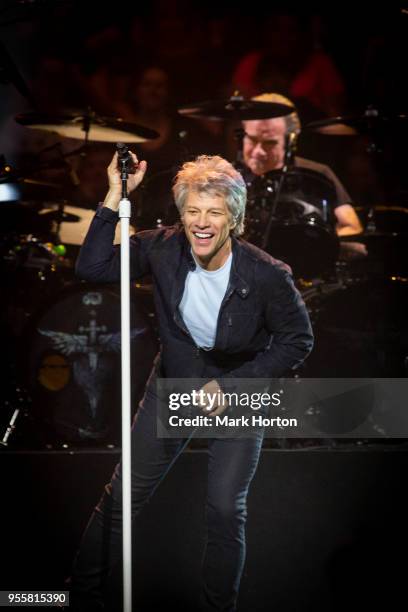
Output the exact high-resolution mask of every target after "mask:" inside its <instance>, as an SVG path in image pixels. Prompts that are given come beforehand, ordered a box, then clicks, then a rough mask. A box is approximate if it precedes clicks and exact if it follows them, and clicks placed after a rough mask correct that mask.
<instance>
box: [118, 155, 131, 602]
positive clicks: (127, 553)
mask: <svg viewBox="0 0 408 612" xmlns="http://www.w3.org/2000/svg"><path fill="white" fill-rule="evenodd" d="M119 164H120V171H121V179H122V199H121V200H120V203H119V218H120V236H121V239H120V298H121V299H120V301H121V360H122V521H123V540H122V549H123V612H132V499H131V497H132V480H131V465H132V462H131V384H130V376H131V373H130V262H129V256H130V253H129V224H130V215H131V206H130V200H129V198H128V191H127V179H128V174H129V168H128V165H127V159H126V158H123V157H121V156H120V155H119Z"/></svg>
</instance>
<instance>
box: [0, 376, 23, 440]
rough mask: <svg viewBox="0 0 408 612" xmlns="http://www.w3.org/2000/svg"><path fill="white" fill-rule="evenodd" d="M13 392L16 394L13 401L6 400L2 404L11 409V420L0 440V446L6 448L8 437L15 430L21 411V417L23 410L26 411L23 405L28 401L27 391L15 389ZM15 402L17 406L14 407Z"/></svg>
mask: <svg viewBox="0 0 408 612" xmlns="http://www.w3.org/2000/svg"><path fill="white" fill-rule="evenodd" d="M15 392H16V397H15V398H14V399H13V400H11V401H8V400H6V401H5V402H4V407H10V408H12V410H13V414H12V415H11V418H10V420H9V422H8V425H7V427H6V430H5V432H4V435H3V437H2V438H1V439H0V445H1V446H8V440H9V437H10V436H11V434H12V433H13V432H14V431H15V429H16V421H17V418H18V416H19V414H20V412H21V411H22V410H23V415H24V410H26V409H27V406H24V404H25V403H27V402H29V401H30V400H29V399H28V397H27V391H26V390H25V389H20V387H16V389H15ZM16 402H17V406H16Z"/></svg>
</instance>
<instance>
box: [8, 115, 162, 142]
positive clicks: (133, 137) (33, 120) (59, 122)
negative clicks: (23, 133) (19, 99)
mask: <svg viewBox="0 0 408 612" xmlns="http://www.w3.org/2000/svg"><path fill="white" fill-rule="evenodd" d="M15 121H16V122H17V123H19V124H20V125H24V126H26V127H28V128H31V129H35V130H44V131H46V132H54V133H56V134H59V135H60V136H64V137H65V138H76V139H78V140H84V139H86V140H90V141H93V142H129V143H130V142H146V141H147V140H153V139H154V138H157V137H158V136H159V134H158V132H156V131H155V130H151V129H150V128H146V127H144V126H142V125H138V124H136V123H126V122H124V121H122V119H120V118H111V117H100V116H99V115H96V114H94V113H90V114H89V115H88V114H80V113H78V114H75V113H67V114H64V115H59V116H58V115H46V114H43V113H33V112H30V113H21V114H19V115H17V116H16V117H15Z"/></svg>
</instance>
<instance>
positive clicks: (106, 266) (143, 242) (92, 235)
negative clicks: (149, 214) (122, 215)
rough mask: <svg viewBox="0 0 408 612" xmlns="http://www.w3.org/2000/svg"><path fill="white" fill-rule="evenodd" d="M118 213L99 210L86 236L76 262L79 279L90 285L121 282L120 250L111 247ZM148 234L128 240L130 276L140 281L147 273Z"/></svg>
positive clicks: (140, 234) (144, 233)
mask: <svg viewBox="0 0 408 612" xmlns="http://www.w3.org/2000/svg"><path fill="white" fill-rule="evenodd" d="M118 220H119V216H118V213H115V212H114V211H113V210H110V209H109V208H106V207H100V208H99V209H98V210H97V211H96V214H95V217H94V218H93V220H92V223H91V225H90V226H89V230H88V233H87V235H86V237H85V240H84V243H83V245H82V247H81V250H80V252H79V255H78V259H77V261H76V266H75V273H76V275H77V276H78V278H80V279H82V280H86V281H89V282H97V283H99V282H101V283H116V282H119V281H120V246H114V245H113V240H114V237H115V229H116V224H117V222H118ZM149 234H151V232H149V231H146V232H140V233H138V234H135V235H134V236H131V237H130V276H131V278H132V279H136V278H140V277H142V276H145V275H146V274H149V273H150V265H149V256H148V253H149V246H150V244H151V240H149Z"/></svg>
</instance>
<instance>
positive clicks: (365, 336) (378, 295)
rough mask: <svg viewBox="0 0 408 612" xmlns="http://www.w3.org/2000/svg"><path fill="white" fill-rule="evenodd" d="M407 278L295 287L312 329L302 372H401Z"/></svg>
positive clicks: (407, 322) (405, 355) (407, 323)
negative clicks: (311, 343) (312, 341)
mask: <svg viewBox="0 0 408 612" xmlns="http://www.w3.org/2000/svg"><path fill="white" fill-rule="evenodd" d="M407 281H408V279H407V278H405V277H400V276H390V277H378V278H365V279H360V280H357V279H353V280H348V281H341V282H338V283H332V284H330V283H322V284H321V285H320V286H317V287H314V288H309V289H305V288H303V289H302V287H300V291H301V293H302V295H303V299H304V301H305V303H306V306H307V308H308V310H309V313H310V316H311V319H312V324H313V329H314V333H315V346H314V349H313V351H312V353H311V355H310V357H308V359H307V360H306V362H305V365H304V369H303V373H304V375H305V376H307V377H317V378H326V377H335V378H340V377H347V378H348V377H350V378H359V377H361V378H366V377H370V378H372V377H374V378H375V377H377V378H388V377H390V378H395V377H406V376H407V372H408V318H407V312H408V282H407Z"/></svg>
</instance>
